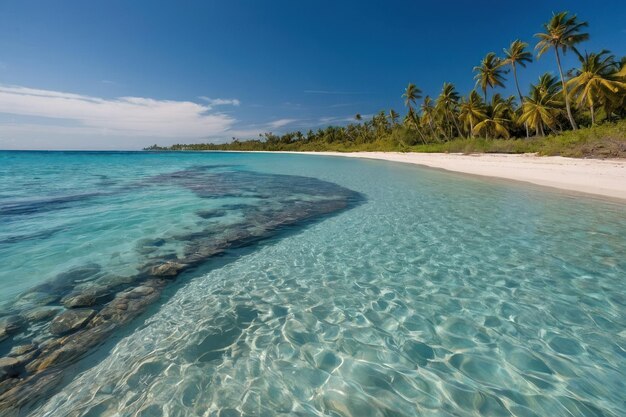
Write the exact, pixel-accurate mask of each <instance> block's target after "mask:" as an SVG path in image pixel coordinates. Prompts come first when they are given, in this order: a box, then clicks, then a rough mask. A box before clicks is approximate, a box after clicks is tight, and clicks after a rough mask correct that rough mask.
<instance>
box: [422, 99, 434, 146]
mask: <svg viewBox="0 0 626 417" xmlns="http://www.w3.org/2000/svg"><path fill="white" fill-rule="evenodd" d="M420 110H421V111H422V122H423V123H427V124H428V127H429V128H430V133H431V134H432V135H433V138H435V137H437V134H436V133H435V124H434V122H435V106H434V105H433V100H432V99H431V98H430V96H426V97H424V101H423V102H422V104H421V105H420Z"/></svg>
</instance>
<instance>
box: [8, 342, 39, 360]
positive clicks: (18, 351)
mask: <svg viewBox="0 0 626 417" xmlns="http://www.w3.org/2000/svg"><path fill="white" fill-rule="evenodd" d="M35 349H37V346H35V345H33V344H32V343H31V344H28V345H18V346H13V348H12V349H11V351H10V352H9V356H12V357H17V356H22V355H24V354H26V353H30V352H32V351H34V350H35Z"/></svg>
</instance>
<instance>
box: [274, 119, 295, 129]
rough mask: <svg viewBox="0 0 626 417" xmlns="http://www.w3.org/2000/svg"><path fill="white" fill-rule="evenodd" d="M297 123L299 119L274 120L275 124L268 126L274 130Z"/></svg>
mask: <svg viewBox="0 0 626 417" xmlns="http://www.w3.org/2000/svg"><path fill="white" fill-rule="evenodd" d="M297 121H298V120H297V119H279V120H274V121H273V122H269V123H268V124H267V125H268V126H269V127H271V128H272V129H278V128H280V127H283V126H287V125H288V124H291V123H294V122H297Z"/></svg>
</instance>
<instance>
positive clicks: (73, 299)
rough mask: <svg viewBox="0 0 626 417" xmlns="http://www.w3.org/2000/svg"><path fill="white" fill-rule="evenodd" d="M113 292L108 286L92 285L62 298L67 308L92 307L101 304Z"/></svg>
mask: <svg viewBox="0 0 626 417" xmlns="http://www.w3.org/2000/svg"><path fill="white" fill-rule="evenodd" d="M110 296H111V292H110V291H109V290H108V289H107V288H101V287H97V286H92V287H90V288H87V289H85V290H83V291H80V292H74V293H71V294H69V295H67V296H66V297H63V298H62V299H61V302H62V303H63V305H64V306H65V307H67V308H80V307H91V306H94V305H96V304H101V303H102V302H104V301H106V300H107V299H108V298H110Z"/></svg>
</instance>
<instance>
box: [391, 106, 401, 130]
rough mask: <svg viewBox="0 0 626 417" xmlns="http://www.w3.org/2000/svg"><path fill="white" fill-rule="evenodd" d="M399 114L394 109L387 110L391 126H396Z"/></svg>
mask: <svg viewBox="0 0 626 417" xmlns="http://www.w3.org/2000/svg"><path fill="white" fill-rule="evenodd" d="M399 118H400V115H399V114H398V113H397V112H396V111H395V110H394V109H391V110H389V123H391V126H392V127H396V126H397V125H398V119H399Z"/></svg>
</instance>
